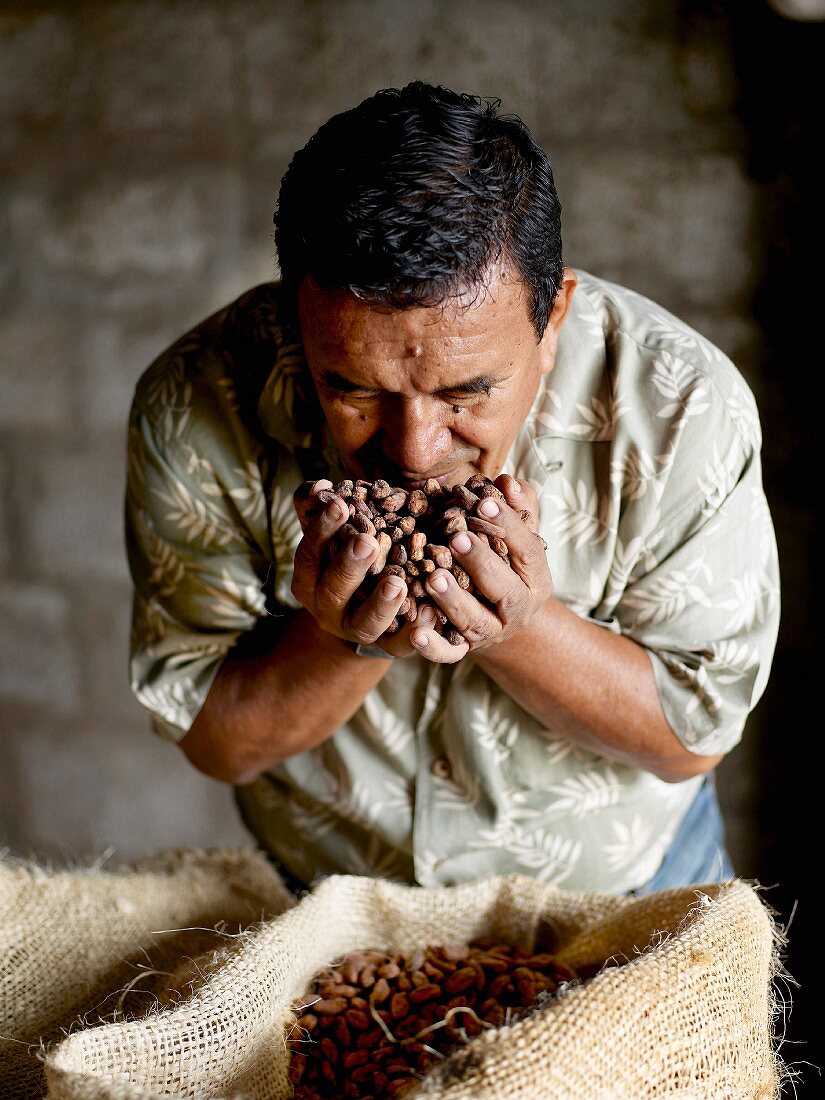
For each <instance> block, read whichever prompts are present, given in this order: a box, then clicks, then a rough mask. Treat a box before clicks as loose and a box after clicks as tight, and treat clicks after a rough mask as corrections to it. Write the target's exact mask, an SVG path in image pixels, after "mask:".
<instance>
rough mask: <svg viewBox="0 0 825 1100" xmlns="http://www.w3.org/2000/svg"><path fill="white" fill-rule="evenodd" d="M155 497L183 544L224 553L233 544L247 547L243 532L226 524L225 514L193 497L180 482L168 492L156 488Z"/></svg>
mask: <svg viewBox="0 0 825 1100" xmlns="http://www.w3.org/2000/svg"><path fill="white" fill-rule="evenodd" d="M152 493H153V494H154V495H155V496H156V497H157V498H158V499H159V500H161V501H162V502H163V503H164V504H165V505H166V507H167V511H166V512H165V513H164V516H163V518H164V519H165V520H167V521H168V522H169V523H172V524H173V525H174V526H175V527H176V528H177V530H178V531H179V532H180V535H181V541H182V542H186V543H196V544H199V545H200V546H201V547H203V548H207V547H211V546H215V547H218V548H220V549H223V548H224V547H226V546H228V545H229V544H230V543H232V542H235V543H238V544H239V545H241V546H243V545H245V544H244V539H243V536H242V534H241V532H239V531H238V530H237V529H236V528H234V527H231V526H230V525H229V524H228V523H227V522H226V516H225V515H224V514H223V513H222V512H221V511H219V510H218V509H216V508H215V506H214V505H213V504H206V503H205V502H204V501H202V500H198V498H197V497H194V496H192V494H191V493H190V492H189V490H188V489H187V488H186V486H185V485H184V484H183V482H181V481H179V480H178V479H177V478H174V479H170V481H169V483H168V492H164V491H163V490H161V489H158V488H155V487H153V489H152Z"/></svg>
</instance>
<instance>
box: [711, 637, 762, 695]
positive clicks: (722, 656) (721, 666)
mask: <svg viewBox="0 0 825 1100" xmlns="http://www.w3.org/2000/svg"><path fill="white" fill-rule="evenodd" d="M711 650H712V651H713V674H714V678H715V679H716V680H717V681H718V683H720V684H735V683H736V682H737V681H738V680H741V679H743V678H744V677H745V676H747V674H748V673H749V672H750V671H751V669H754V668H756V667H757V666H758V665H759V652H758V650H757V649H756V647H755V646H752V645H749V644H748V643H747V642H741V643H739V642H737V641H736V639H735V638H732V639H730V640H729V641H725V642H713V643H711Z"/></svg>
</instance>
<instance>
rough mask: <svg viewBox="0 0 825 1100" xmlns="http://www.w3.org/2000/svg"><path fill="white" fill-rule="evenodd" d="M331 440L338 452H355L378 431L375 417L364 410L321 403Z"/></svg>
mask: <svg viewBox="0 0 825 1100" xmlns="http://www.w3.org/2000/svg"><path fill="white" fill-rule="evenodd" d="M321 406H322V408H323V410H324V416H325V417H326V421H327V426H328V427H329V430H330V433H331V435H332V438H333V439H334V440H335V443H336V445H337V447H338V449H339V450H340V451H355V450H358V448H359V447H363V445H364V444H365V443H366V442H367V440H369V439H370V438H371V437H372V436H373V435H374V434H375V433H376V431H377V430H378V421H377V417H376V416H375V415H374V414H373V413H372V412H370V411H368V410H365V409H351V408H347V407H346V406H342V405H340V404H338V403H337V402H336V403H330V402H326V401H322V402H321Z"/></svg>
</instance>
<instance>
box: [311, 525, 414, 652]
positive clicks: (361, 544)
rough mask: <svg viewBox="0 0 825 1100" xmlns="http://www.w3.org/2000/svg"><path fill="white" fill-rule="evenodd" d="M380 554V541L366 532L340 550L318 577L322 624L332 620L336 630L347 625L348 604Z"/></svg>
mask: <svg viewBox="0 0 825 1100" xmlns="http://www.w3.org/2000/svg"><path fill="white" fill-rule="evenodd" d="M377 554H378V542H377V541H376V540H375V539H374V538H373V537H372V536H371V535H363V534H359V535H357V536H356V537H355V538H351V539H350V540H349V541H348V542H347V544H346V545H345V546H344V547H343V548H342V549H340V550H339V551H338V553H337V554H336V555H335V557H334V558H333V559H332V561H331V562H330V564H329V565H328V566H327V567H326V569H324V571H323V573H322V574H321V576H320V577H319V578H318V586H317V588H316V590H315V606H316V609H317V611H318V616H319V620H320V621H321V622H322V624H323V623H324V622H329V623H331V624H332V626H333V628H334V629H335V630H336V632H337V631H339V630H343V629H345V627H344V621H343V620H344V614H345V612H346V610H347V605H348V604H349V602H350V600H351V599H352V597H353V596H354V595H355V593H356V592H357V591H358V589H359V588H360V587H361V585H362V584H363V581H364V578H365V577H366V575H367V570H368V569H369V567H370V565H372V562H373V561H374V559H375V557H376V555H377ZM397 579H398V578H396V580H397ZM359 640H360V639H359Z"/></svg>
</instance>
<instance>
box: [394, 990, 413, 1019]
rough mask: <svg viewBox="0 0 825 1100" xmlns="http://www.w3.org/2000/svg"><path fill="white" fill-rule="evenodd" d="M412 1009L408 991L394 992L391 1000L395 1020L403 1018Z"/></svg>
mask: <svg viewBox="0 0 825 1100" xmlns="http://www.w3.org/2000/svg"><path fill="white" fill-rule="evenodd" d="M409 1011H410V1002H409V998H408V997H407V994H406V993H394V994H393V997H392V1000H391V1001H390V1015H391V1016H392V1018H393V1019H394V1020H401V1019H403V1018H404V1016H406V1015H407V1013H408V1012H409Z"/></svg>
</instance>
